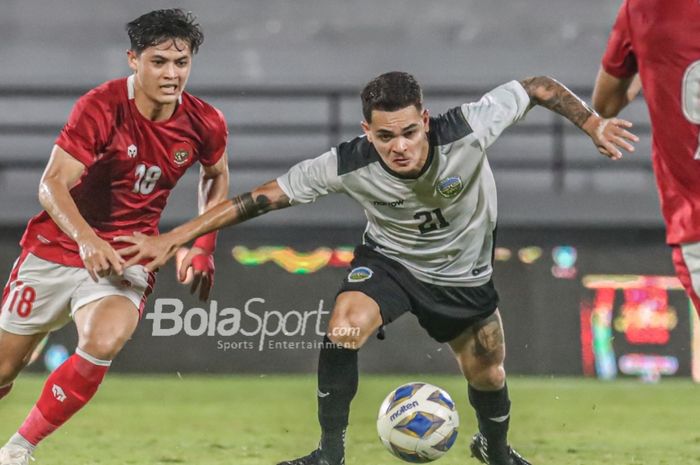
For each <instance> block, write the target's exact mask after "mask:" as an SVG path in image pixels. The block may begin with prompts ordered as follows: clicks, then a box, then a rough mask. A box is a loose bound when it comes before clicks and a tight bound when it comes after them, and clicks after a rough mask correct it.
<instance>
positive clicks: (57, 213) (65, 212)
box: [39, 145, 124, 282]
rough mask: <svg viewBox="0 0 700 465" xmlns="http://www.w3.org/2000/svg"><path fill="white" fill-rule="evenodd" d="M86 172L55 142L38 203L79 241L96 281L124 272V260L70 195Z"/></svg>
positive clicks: (79, 246) (88, 268) (41, 182)
mask: <svg viewBox="0 0 700 465" xmlns="http://www.w3.org/2000/svg"><path fill="white" fill-rule="evenodd" d="M84 171H85V165H83V164H82V163H81V162H79V161H78V160H77V159H75V158H74V157H73V156H72V155H70V154H69V153H68V152H66V151H65V150H63V149H62V148H61V147H59V146H58V145H55V146H54V148H53V151H52V152H51V158H50V159H49V163H48V164H47V165H46V170H44V174H43V175H42V177H41V181H40V182H39V203H41V206H42V207H43V208H44V210H46V213H48V214H49V216H50V217H51V219H53V220H54V222H55V223H56V224H57V225H58V227H59V228H61V230H62V231H63V232H64V233H66V234H67V235H68V237H70V238H71V239H73V240H74V241H75V242H76V243H77V244H78V250H79V251H80V258H81V259H82V260H83V264H84V265H85V269H86V270H87V272H88V273H89V274H90V276H91V277H92V279H93V280H94V281H95V282H97V280H98V276H105V275H108V274H109V273H110V272H111V271H114V272H116V273H117V274H122V270H123V266H122V264H123V263H124V259H123V258H122V257H120V256H119V254H117V252H116V251H115V250H114V249H113V248H112V246H111V245H110V244H109V243H108V242H106V241H104V240H103V239H101V238H100V237H98V236H97V234H96V233H95V231H94V230H93V229H92V227H90V225H89V224H88V223H87V221H85V218H83V217H82V215H81V214H80V211H79V210H78V206H77V205H76V204H75V201H74V200H73V197H71V195H70V189H71V188H72V187H73V186H75V184H76V183H77V182H78V180H79V179H80V177H81V176H82V175H83V172H84Z"/></svg>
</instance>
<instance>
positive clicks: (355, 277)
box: [348, 266, 374, 283]
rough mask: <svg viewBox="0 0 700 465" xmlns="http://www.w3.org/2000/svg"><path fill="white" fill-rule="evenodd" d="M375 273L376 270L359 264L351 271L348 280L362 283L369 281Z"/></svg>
mask: <svg viewBox="0 0 700 465" xmlns="http://www.w3.org/2000/svg"><path fill="white" fill-rule="evenodd" d="M373 274H374V272H373V271H372V270H370V269H369V268H367V267H366V266H359V267H357V268H353V270H352V271H350V274H348V282H349V283H361V282H362V281H367V280H368V279H369V278H371V277H372V275H373Z"/></svg>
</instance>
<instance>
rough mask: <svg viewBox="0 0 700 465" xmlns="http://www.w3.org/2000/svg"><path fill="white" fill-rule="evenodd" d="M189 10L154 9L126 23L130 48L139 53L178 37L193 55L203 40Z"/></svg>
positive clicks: (202, 35) (199, 27)
mask: <svg viewBox="0 0 700 465" xmlns="http://www.w3.org/2000/svg"><path fill="white" fill-rule="evenodd" d="M196 20H197V18H196V17H195V16H194V15H193V14H192V12H191V11H187V12H185V11H183V10H181V9H180V8H173V9H168V10H154V11H151V12H150V13H146V14H145V15H141V16H139V17H138V18H136V19H135V20H133V21H131V22H129V23H127V25H126V32H127V33H128V34H129V39H130V40H131V50H133V51H134V52H136V53H137V54H140V53H141V52H143V51H144V50H145V49H146V48H148V47H152V46H154V45H158V44H162V43H163V42H165V41H166V40H172V39H180V40H184V41H186V42H188V43H189V44H190V50H192V54H193V55H194V54H195V53H197V50H199V46H200V45H202V42H204V34H203V33H202V28H201V26H200V25H199V23H196V22H195V21H196Z"/></svg>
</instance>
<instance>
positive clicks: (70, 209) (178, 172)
mask: <svg viewBox="0 0 700 465" xmlns="http://www.w3.org/2000/svg"><path fill="white" fill-rule="evenodd" d="M127 31H128V34H129V38H130V40H131V47H130V49H129V50H128V52H127V56H128V64H129V67H130V68H131V69H132V70H133V74H132V75H131V76H130V77H128V78H122V79H116V80H113V81H109V82H106V83H104V84H102V85H100V86H98V87H96V88H95V89H93V90H91V91H90V92H88V93H87V94H85V95H84V96H83V97H81V98H80V99H79V100H78V101H77V103H76V104H75V106H74V108H73V110H72V112H71V114H70V117H69V119H68V122H67V123H66V125H65V126H64V127H63V130H62V131H61V133H60V135H59V136H58V139H57V140H56V145H55V146H54V148H53V152H52V153H51V158H50V160H49V162H48V165H47V167H46V170H45V172H44V175H43V177H42V179H41V182H40V185H39V200H40V202H41V205H42V207H43V208H44V211H42V212H41V213H40V214H38V215H37V216H35V217H34V218H32V219H31V220H30V221H29V224H28V226H27V229H26V231H25V233H24V236H23V237H22V241H21V245H22V253H21V255H20V257H19V258H18V259H17V261H16V263H15V265H14V267H13V269H12V272H11V274H10V279H9V281H8V283H7V286H6V287H5V290H4V292H3V296H2V308H1V311H0V397H3V396H5V395H7V393H8V392H9V391H10V388H11V387H12V382H13V380H14V379H15V378H16V376H17V374H18V373H19V372H20V370H22V368H23V367H24V366H25V365H26V362H27V360H28V358H29V356H30V354H31V353H32V351H33V350H34V348H35V347H36V345H37V344H38V343H39V341H41V339H42V338H43V337H44V336H45V335H46V334H47V333H49V332H51V331H53V330H55V329H58V328H60V327H61V326H63V325H65V324H66V323H67V322H68V321H70V319H71V318H72V319H73V321H75V324H76V327H77V331H78V336H79V342H78V347H77V349H76V352H75V354H74V355H72V356H71V357H70V358H69V359H68V360H67V361H66V362H65V363H64V364H63V365H61V366H60V367H59V368H58V369H57V370H55V371H54V372H53V373H52V374H51V375H50V376H49V378H48V380H47V381H46V384H45V387H44V389H43V391H42V393H41V395H40V398H39V400H38V402H37V403H36V405H35V406H34V407H33V408H32V409H31V411H30V413H29V416H28V417H27V418H26V420H25V421H24V423H23V424H22V425H21V426H20V428H19V430H18V432H17V433H16V434H15V435H14V436H13V437H12V438H11V439H10V440H9V441H8V443H7V444H6V445H5V446H4V447H3V448H2V449H0V465H24V464H27V463H29V460H30V458H31V455H32V454H33V452H34V448H35V447H36V445H37V444H38V443H39V442H40V441H41V440H42V439H44V438H45V437H46V436H47V435H49V434H50V433H52V432H53V431H54V430H56V429H57V428H59V427H60V426H61V425H62V424H63V423H65V422H66V421H67V420H68V419H69V418H70V417H71V416H72V415H73V414H75V413H76V412H77V411H78V410H80V409H81V408H82V407H83V406H84V405H85V404H86V403H87V402H88V401H89V400H90V399H91V398H92V396H93V395H94V394H95V392H96V391H97V389H98V387H99V385H100V383H101V382H102V380H103V378H104V376H105V374H106V373H107V371H108V369H109V366H110V364H111V361H112V360H113V359H114V358H115V357H116V355H117V354H118V353H119V351H120V350H121V349H122V347H123V346H124V344H125V343H126V341H127V340H129V338H130V337H131V335H132V333H133V332H134V330H135V329H136V326H137V324H138V321H139V319H140V316H141V314H142V312H143V309H144V306H145V303H146V299H147V297H148V295H149V293H150V292H151V290H152V287H153V283H154V274H153V273H149V272H147V271H146V270H145V269H144V266H142V265H141V264H136V265H134V266H129V267H125V266H124V264H125V261H124V259H123V258H121V257H120V255H119V254H118V251H117V250H118V249H119V248H121V247H124V246H125V244H123V243H122V244H118V243H116V242H113V238H114V237H116V236H119V235H124V234H137V235H138V234H148V235H152V234H157V231H158V222H159V220H160V217H161V213H162V211H163V208H164V207H165V204H166V201H167V199H168V195H169V194H170V191H171V189H172V188H173V187H174V186H175V184H176V183H177V181H178V179H180V177H181V176H182V175H183V174H184V173H185V171H187V169H188V168H189V167H190V166H192V165H194V164H195V163H197V162H199V164H200V165H201V171H200V199H199V200H200V206H201V209H202V210H206V209H207V208H208V207H209V206H213V205H215V204H217V203H219V202H220V201H221V200H223V199H225V198H226V195H227V193H228V162H227V157H226V140H227V137H228V130H227V126H226V122H225V120H224V117H223V115H222V114H221V112H220V111H218V110H217V109H216V108H214V107H212V106H211V105H209V104H207V103H205V102H204V101H202V100H200V99H198V98H196V97H194V96H192V95H190V94H188V93H186V92H184V89H185V85H186V83H187V79H188V77H189V74H190V70H191V67H192V58H193V55H194V54H195V53H196V52H197V50H198V48H199V46H200V44H201V43H202V40H203V35H202V31H201V29H200V26H199V25H198V24H197V23H195V18H194V17H193V16H192V15H191V14H190V13H185V12H183V11H182V10H178V9H171V10H158V11H152V12H150V13H147V14H145V15H143V16H141V17H139V18H137V19H135V20H134V21H132V22H130V23H129V24H128V25H127ZM214 246H215V237H214V236H211V235H207V236H202V237H200V238H199V239H197V240H196V241H195V243H194V245H193V247H192V248H191V249H190V250H189V251H188V252H187V254H186V255H185V256H184V258H183V260H182V262H181V263H180V267H181V269H182V270H189V269H190V268H192V269H193V270H194V273H195V285H194V287H193V289H192V291H193V292H196V291H197V290H198V291H199V297H200V298H201V299H203V300H206V299H207V298H208V294H209V290H210V288H211V285H212V283H213V272H214V265H213V260H212V252H213V250H214Z"/></svg>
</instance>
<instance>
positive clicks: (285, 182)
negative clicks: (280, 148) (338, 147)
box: [277, 150, 342, 205]
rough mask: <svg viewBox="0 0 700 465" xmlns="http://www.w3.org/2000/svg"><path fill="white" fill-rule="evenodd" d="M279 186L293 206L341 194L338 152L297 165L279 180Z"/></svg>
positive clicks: (332, 151)
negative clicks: (333, 194) (336, 193)
mask: <svg viewBox="0 0 700 465" xmlns="http://www.w3.org/2000/svg"><path fill="white" fill-rule="evenodd" d="M277 184H279V186H280V188H281V189H282V190H283V191H284V193H285V194H286V195H287V197H289V199H290V203H291V204H292V205H294V204H300V203H311V202H315V201H316V199H317V198H319V197H321V196H323V195H327V194H330V193H332V192H340V191H341V190H342V182H341V180H340V176H338V155H337V154H336V151H335V150H331V151H329V152H326V153H324V154H323V155H321V156H319V157H316V158H312V159H309V160H304V161H301V162H299V163H297V164H296V165H294V166H292V167H291V168H290V170H289V171H287V172H286V173H285V174H283V175H282V176H280V177H278V178H277Z"/></svg>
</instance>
